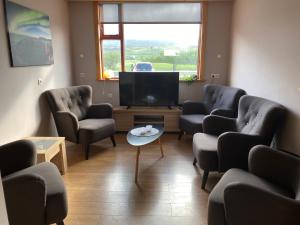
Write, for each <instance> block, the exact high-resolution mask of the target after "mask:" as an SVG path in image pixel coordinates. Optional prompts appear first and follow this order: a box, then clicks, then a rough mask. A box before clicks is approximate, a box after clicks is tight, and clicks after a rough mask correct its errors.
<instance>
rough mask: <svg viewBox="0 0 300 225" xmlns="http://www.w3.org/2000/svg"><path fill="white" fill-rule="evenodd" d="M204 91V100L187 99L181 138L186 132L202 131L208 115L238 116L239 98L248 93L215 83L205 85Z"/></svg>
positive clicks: (183, 109)
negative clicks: (193, 100) (204, 120)
mask: <svg viewBox="0 0 300 225" xmlns="http://www.w3.org/2000/svg"><path fill="white" fill-rule="evenodd" d="M203 91H204V96H203V102H192V101H186V102H184V104H183V106H182V115H181V116H180V119H179V129H180V134H179V137H178V139H179V140H180V139H181V137H182V135H183V134H184V133H187V134H195V133H197V132H202V123H203V119H204V117H205V116H206V115H209V114H211V115H220V116H225V117H236V115H237V106H238V102H239V99H240V97H241V96H243V95H245V94H246V93H245V91H244V90H242V89H238V88H232V87H228V86H221V85H214V84H207V85H205V86H204V88H203Z"/></svg>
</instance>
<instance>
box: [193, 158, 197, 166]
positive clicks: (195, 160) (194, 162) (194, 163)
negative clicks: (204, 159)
mask: <svg viewBox="0 0 300 225" xmlns="http://www.w3.org/2000/svg"><path fill="white" fill-rule="evenodd" d="M196 164H197V159H196V158H194V161H193V165H194V166H196Z"/></svg>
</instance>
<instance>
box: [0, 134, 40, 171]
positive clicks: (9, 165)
mask: <svg viewBox="0 0 300 225" xmlns="http://www.w3.org/2000/svg"><path fill="white" fill-rule="evenodd" d="M34 164H36V149H35V146H34V144H33V143H32V142H31V141H28V140H20V141H15V142H12V143H9V144H6V145H2V146H0V170H1V174H2V176H7V175H9V174H11V173H13V172H16V171H18V170H22V169H25V168H27V167H30V166H32V165H34Z"/></svg>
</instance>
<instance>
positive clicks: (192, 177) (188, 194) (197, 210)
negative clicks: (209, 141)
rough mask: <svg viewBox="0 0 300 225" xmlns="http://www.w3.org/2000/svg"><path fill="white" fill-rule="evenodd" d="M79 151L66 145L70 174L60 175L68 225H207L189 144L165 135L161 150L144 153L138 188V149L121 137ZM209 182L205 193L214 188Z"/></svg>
mask: <svg viewBox="0 0 300 225" xmlns="http://www.w3.org/2000/svg"><path fill="white" fill-rule="evenodd" d="M116 140H117V147H115V148H113V147H112V144H111V142H110V140H104V141H101V142H98V143H96V144H94V145H92V147H91V156H90V159H89V160H88V161H86V160H84V154H83V152H82V150H80V148H79V147H78V146H76V145H73V144H67V155H68V163H69V168H68V169H69V170H68V173H67V174H66V175H64V181H65V184H66V187H67V192H68V201H69V214H68V217H67V219H66V220H65V223H66V225H206V224H207V199H208V194H209V191H203V190H201V188H200V181H201V174H202V171H201V172H200V170H199V169H197V168H195V167H193V165H192V161H193V155H192V139H191V137H185V138H183V140H181V141H178V140H177V136H176V135H173V134H166V135H164V136H163V138H162V143H163V147H164V152H165V157H164V158H161V154H160V149H159V145H157V144H151V145H148V146H145V147H143V148H142V153H141V157H140V171H139V185H136V184H135V183H134V171H135V157H136V149H135V148H134V147H132V146H130V145H129V144H127V142H126V136H125V134H118V135H117V136H116ZM217 180H218V175H215V176H214V175H213V176H211V177H210V178H209V181H208V185H207V189H208V190H210V189H211V188H212V186H213V185H214V184H215V183H216V182H217Z"/></svg>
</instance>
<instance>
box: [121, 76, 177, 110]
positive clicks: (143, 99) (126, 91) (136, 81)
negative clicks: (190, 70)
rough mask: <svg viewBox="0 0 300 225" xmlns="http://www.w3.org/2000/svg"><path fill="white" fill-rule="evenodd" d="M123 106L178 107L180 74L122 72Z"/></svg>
mask: <svg viewBox="0 0 300 225" xmlns="http://www.w3.org/2000/svg"><path fill="white" fill-rule="evenodd" d="M119 84H120V85H119V90H120V105H121V106H168V107H170V106H176V105H178V92H179V73H178V72H120V73H119Z"/></svg>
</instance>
